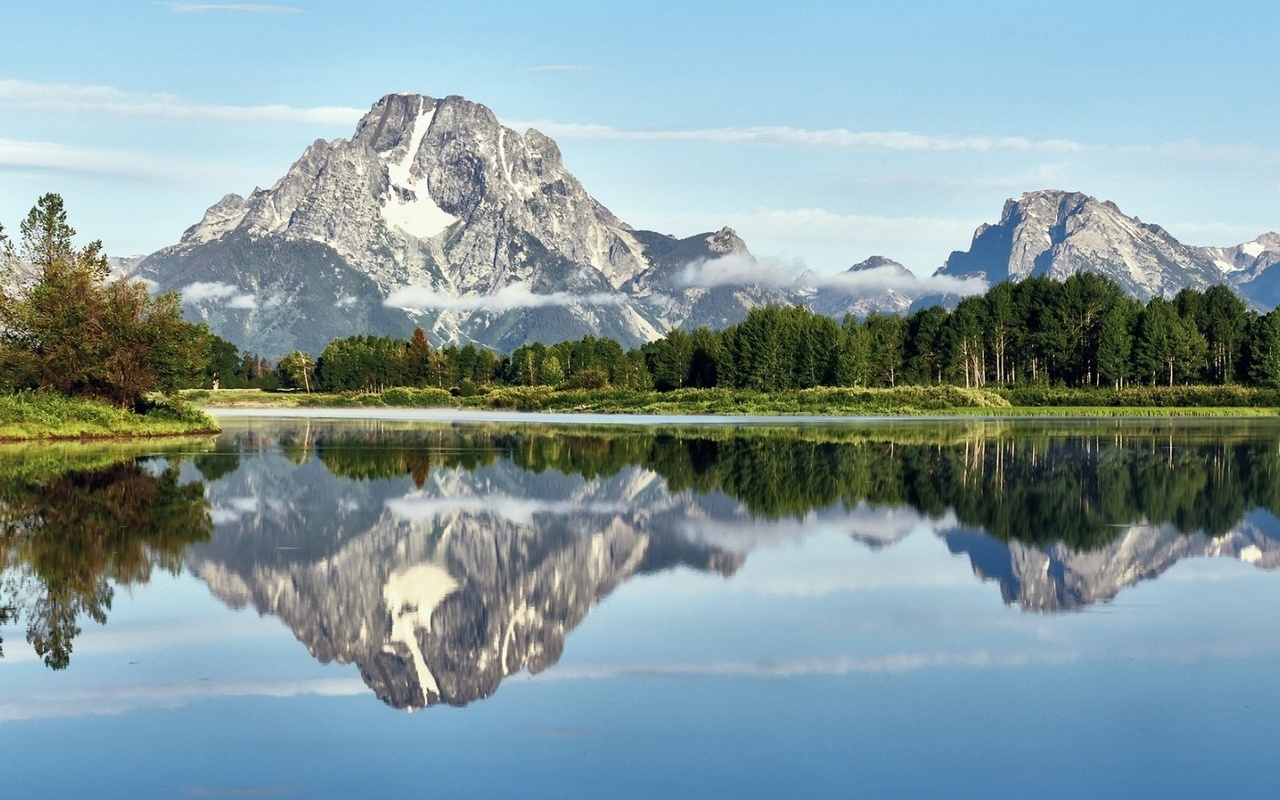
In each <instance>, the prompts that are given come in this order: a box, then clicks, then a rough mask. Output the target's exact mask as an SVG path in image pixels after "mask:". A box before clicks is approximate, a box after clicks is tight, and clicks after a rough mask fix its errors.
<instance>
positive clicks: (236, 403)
mask: <svg viewBox="0 0 1280 800" xmlns="http://www.w3.org/2000/svg"><path fill="white" fill-rule="evenodd" d="M185 398H186V399H187V400H188V401H189V402H191V403H194V404H195V405H198V406H201V407H206V408H228V407H230V408H236V407H240V408H254V407H258V408H265V407H284V408H293V407H324V408H335V407H337V408H349V407H372V408H383V407H405V408H467V409H495V410H497V409H501V410H520V411H557V412H570V413H572V412H582V413H597V414H700V415H735V416H736V415H742V416H758V415H814V416H921V415H928V416H951V415H960V416H999V417H1010V416H1028V417H1170V416H1195V417H1270V416H1277V415H1280V393H1277V392H1275V391H1274V390H1263V389H1247V388H1243V387H1238V386H1233V387H1216V386H1190V387H1172V388H1170V387H1138V388H1135V389H1125V390H1121V391H1114V390H1110V389H1095V390H1082V389H1059V388H1052V389H1051V388H1030V389H966V388H963V387H959V386H950V385H941V386H899V387H895V388H891V389H865V388H832V387H821V388H815V389H802V390H799V391H785V392H756V391H747V390H731V389H678V390H676V391H672V392H655V391H639V390H634V389H622V388H616V387H611V388H606V389H578V390H553V389H552V388H550V387H547V386H499V387H493V388H490V389H489V390H488V391H482V392H480V393H478V394H475V395H473V396H470V397H459V396H454V395H452V394H450V393H449V392H448V391H445V390H443V389H410V388H394V389H388V390H386V391H384V392H382V393H380V394H379V393H357V392H347V393H342V394H323V393H313V394H305V393H274V392H262V391H259V390H256V389H232V390H220V391H218V392H208V391H200V392H191V393H188V394H186V395H185Z"/></svg>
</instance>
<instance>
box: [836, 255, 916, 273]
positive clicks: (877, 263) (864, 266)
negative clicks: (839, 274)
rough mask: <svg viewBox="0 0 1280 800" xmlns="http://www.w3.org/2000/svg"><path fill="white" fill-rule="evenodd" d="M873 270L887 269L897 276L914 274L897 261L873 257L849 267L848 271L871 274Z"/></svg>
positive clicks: (883, 257)
mask: <svg viewBox="0 0 1280 800" xmlns="http://www.w3.org/2000/svg"><path fill="white" fill-rule="evenodd" d="M873 269H887V270H889V271H891V272H893V273H894V274H897V275H910V274H912V273H911V270H909V269H907V268H906V267H904V266H903V265H902V264H899V263H898V262H897V261H894V260H893V259H892V258H886V257H885V256H871V257H870V258H868V259H866V260H865V261H859V262H858V263H857V264H854V265H853V266H852V267H849V269H848V270H846V271H847V272H870V271H871V270H873Z"/></svg>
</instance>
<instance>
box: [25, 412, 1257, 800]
mask: <svg viewBox="0 0 1280 800" xmlns="http://www.w3.org/2000/svg"><path fill="white" fill-rule="evenodd" d="M297 414H298V412H289V413H286V414H280V413H277V414H275V415H273V416H264V415H262V414H260V413H258V412H249V413H240V414H227V415H226V416H224V417H223V418H222V419H221V422H222V424H223V428H224V431H223V433H222V435H221V436H219V437H218V438H217V439H216V441H215V440H178V441H169V442H164V441H153V442H144V443H134V444H129V445H103V444H97V445H93V444H85V445H81V444H76V445H24V446H9V447H6V448H0V522H2V524H3V527H2V528H0V534H2V536H3V538H2V539H0V568H2V569H3V571H2V572H0V637H2V638H3V644H2V645H0V647H2V648H3V655H2V656H0V752H2V753H3V754H4V757H3V763H4V769H3V772H2V773H0V774H2V778H0V781H2V783H0V795H2V796H4V797H6V798H27V797H33V798H34V797H130V798H171V797H245V796H269V797H273V796H284V797H294V796H296V797H366V796H379V795H381V796H436V797H464V796H465V797H519V798H527V797H555V798H562V797H590V798H597V797H617V798H633V797H655V798H659V797H661V798H667V797H712V796H725V797H760V798H773V797H841V798H844V797H860V796H866V797H882V796H893V797H991V796H996V795H1031V796H1035V797H1037V798H1054V797H1063V798H1067V797H1070V798H1081V797H1088V798H1108V797H1117V798H1119V797H1125V798H1132V797H1148V796H1152V797H1158V796H1181V797H1192V796H1209V795H1217V796H1235V797H1273V796H1276V795H1277V793H1280V768H1277V767H1276V766H1275V763H1274V762H1273V761H1272V759H1271V756H1270V752H1271V747H1272V746H1273V744H1274V743H1275V742H1276V741H1278V740H1280V738H1278V737H1280V681H1277V679H1276V674H1277V668H1278V667H1280V625H1277V619H1278V617H1280V613H1278V611H1277V609H1280V575H1277V574H1276V571H1275V570H1276V568H1277V566H1280V519H1278V518H1277V514H1280V421H1276V420H1209V421H1206V420H1178V421H1170V420H1100V421H1063V420H1049V421H1020V420H968V419H967V420H932V421H931V420H915V421H912V420H838V421H833V420H801V421H797V420H785V421H783V420H772V421H769V422H768V423H767V424H759V423H754V422H752V421H749V420H741V419H737V420H725V419H711V420H689V419H685V418H608V417H606V418H593V419H589V420H586V421H583V420H580V419H573V418H567V419H566V418H548V417H529V416H524V415H517V414H512V415H504V416H497V415H486V416H484V417H483V418H475V417H466V416H450V417H444V418H442V417H441V416H440V415H439V414H436V413H434V412H432V413H425V414H415V413H413V412H385V413H380V414H376V415H369V414H367V413H365V412H361V413H360V414H358V415H347V416H355V417H356V418H349V419H335V418H327V417H326V415H322V414H312V415H311V416H307V417H299V416H297ZM328 416H329V417H332V416H333V415H328Z"/></svg>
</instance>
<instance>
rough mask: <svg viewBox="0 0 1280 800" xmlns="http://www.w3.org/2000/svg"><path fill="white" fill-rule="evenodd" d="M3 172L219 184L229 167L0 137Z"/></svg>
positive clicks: (1, 169)
mask: <svg viewBox="0 0 1280 800" xmlns="http://www.w3.org/2000/svg"><path fill="white" fill-rule="evenodd" d="M0 171H6V172H13V171H23V172H41V171H45V172H56V173H60V174H68V175H79V176H83V177H88V178H112V179H125V180H142V181H164V182H174V181H176V182H184V183H199V184H206V183H208V184H217V183H221V182H225V181H226V180H227V177H228V173H227V170H225V169H223V170H215V169H213V168H211V167H208V166H204V165H195V164H187V163H183V162H180V161H168V160H164V159H158V158H151V157H148V156H140V155H137V154H134V153H125V152H120V151H116V150H98V149H94V148H84V147H72V146H69V145H64V144H55V143H53V142H23V141H16V140H13V139H0Z"/></svg>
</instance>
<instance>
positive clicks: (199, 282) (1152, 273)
mask: <svg viewBox="0 0 1280 800" xmlns="http://www.w3.org/2000/svg"><path fill="white" fill-rule="evenodd" d="M1277 261H1280V235H1277V234H1274V233H1269V234H1264V235H1263V236H1260V237H1259V238H1258V239H1255V240H1254V241H1252V242H1247V243H1245V244H1242V245H1239V246H1236V247H1233V248H1197V247H1188V246H1186V245H1183V244H1181V243H1179V242H1178V241H1177V240H1176V239H1174V238H1173V237H1172V236H1170V235H1169V234H1168V233H1167V232H1166V231H1164V230H1163V229H1162V228H1160V227H1159V226H1156V225H1149V224H1145V223H1142V222H1141V221H1139V220H1137V219H1135V218H1132V217H1127V216H1125V215H1124V214H1122V213H1121V212H1120V210H1119V209H1118V208H1116V206H1115V205H1113V204H1111V203H1107V202H1099V201H1098V200H1096V199H1094V198H1091V197H1087V196H1085V195H1082V194H1078V193H1069V192H1061V191H1042V192H1033V193H1030V194H1026V195H1023V196H1022V197H1021V198H1020V199H1018V200H1010V201H1008V202H1007V203H1006V204H1005V209H1004V213H1003V215H1002V217H1001V220H1000V221H999V222H998V223H996V224H994V225H983V226H982V227H980V228H979V229H978V231H977V232H976V233H975V235H974V239H973V243H972V245H971V246H970V248H969V250H968V251H966V252H956V253H953V254H952V255H951V257H950V258H948V259H947V262H946V263H945V264H944V265H943V266H942V267H941V268H940V269H939V270H938V271H937V272H936V273H935V275H934V276H933V277H931V278H928V279H919V278H917V277H916V276H915V275H914V274H913V273H911V272H910V271H909V270H907V269H906V268H905V267H903V266H902V265H901V264H898V263H897V262H895V261H892V260H890V259H888V258H884V257H880V256H875V257H872V258H870V259H867V260H866V261H863V262H862V263H860V264H857V265H856V266H854V267H852V268H851V269H850V270H848V271H847V272H844V273H840V274H838V275H835V276H830V277H822V276H817V275H814V274H812V273H805V274H802V275H799V276H795V275H786V274H780V273H779V272H778V271H777V270H776V269H773V268H771V267H770V266H768V265H766V264H764V263H762V262H760V261H758V260H757V259H755V258H754V257H753V256H752V255H751V253H750V252H749V250H748V249H747V246H746V244H745V243H744V242H743V241H742V239H741V238H739V237H738V236H737V234H736V233H735V232H734V231H733V230H732V229H730V228H727V227H726V228H722V229H721V230H719V231H716V232H709V233H700V234H696V235H693V236H688V237H684V238H677V237H675V236H670V235H667V234H662V233H656V232H653V231H646V230H638V229H635V228H633V227H631V226H630V225H628V224H627V223H625V222H623V221H622V220H620V219H619V218H618V217H617V216H615V215H614V214H613V213H612V212H611V211H609V209H607V208H605V207H604V206H603V205H602V204H601V203H600V202H598V201H597V200H595V199H594V198H593V197H592V196H591V195H590V194H588V193H587V191H586V190H585V189H584V188H583V186H582V184H581V183H579V181H578V180H577V179H576V178H575V177H574V176H573V175H572V174H570V173H569V172H568V171H567V170H566V169H565V168H564V165H563V163H562V162H561V157H560V150H559V148H558V147H557V146H556V143H555V142H553V141H552V140H551V139H550V138H548V137H547V136H545V135H543V134H542V133H540V132H538V131H536V130H529V131H527V132H526V133H524V134H523V135H521V134H519V133H517V132H516V131H514V130H511V129H510V128H506V127H504V126H502V124H501V123H500V122H499V121H498V119H497V117H495V116H494V114H493V112H492V111H490V110H489V109H488V108H486V107H485V106H483V105H479V104H477V103H473V102H470V101H468V100H466V99H464V98H461V97H447V98H445V99H443V100H437V99H434V98H431V97H426V96H422V95H416V94H393V95H388V96H386V97H384V98H382V99H381V100H379V101H378V102H377V103H376V104H374V106H373V108H372V109H371V110H370V111H369V113H368V114H366V115H365V116H364V118H363V119H361V120H360V122H359V124H358V125H357V126H356V130H355V133H354V134H353V135H352V137H351V139H350V140H347V139H336V140H334V141H332V142H326V141H316V142H314V143H313V144H312V145H311V146H310V147H308V148H307V150H306V152H304V153H303V154H302V157H301V158H299V159H298V161H297V162H296V163H294V165H293V166H292V167H291V168H290V169H289V171H288V173H286V174H285V175H284V177H282V178H281V179H280V180H279V181H277V182H276V183H275V185H274V186H272V187H271V188H269V189H255V190H254V191H253V192H252V193H250V194H249V196H248V197H241V196H239V195H235V194H229V195H227V196H226V197H224V198H222V199H221V200H220V201H218V202H217V203H216V204H214V205H213V206H212V207H210V208H209V210H208V211H206V212H205V215H204V217H203V219H201V220H200V221H199V222H198V223H197V224H195V225H193V226H192V227H191V228H189V229H188V230H187V231H186V232H185V233H184V234H183V236H182V238H181V241H179V242H178V243H177V244H175V245H173V246H171V247H167V248H165V249H163V250H160V251H159V252H156V253H153V254H151V255H149V256H146V257H144V258H141V259H137V258H130V259H118V260H117V261H116V263H115V266H116V268H117V270H118V271H119V272H121V273H122V274H125V275H130V276H133V277H139V278H144V279H146V280H149V281H151V282H153V283H154V284H155V285H156V286H157V287H158V288H160V289H178V290H180V291H181V292H182V293H183V296H184V302H185V303H186V305H187V307H188V309H189V311H190V313H191V314H192V315H193V316H194V317H196V318H198V319H201V320H203V321H206V322H208V323H209V325H210V326H211V328H212V329H213V330H214V331H215V332H217V333H219V334H221V335H222V336H224V337H226V338H227V339H230V340H231V341H233V342H235V343H236V344H238V345H239V346H240V347H242V348H244V349H246V350H252V351H255V352H259V353H261V354H264V355H268V356H279V355H281V354H283V353H286V352H288V351H290V350H293V349H302V350H306V351H309V352H312V353H318V352H319V351H320V350H321V349H323V347H324V346H325V345H326V344H327V343H328V342H329V341H331V340H332V339H334V338H337V337H341V336H349V335H355V334H364V333H372V334H392V335H396V336H407V335H408V334H409V333H410V332H411V331H412V329H413V327H414V326H421V327H423V328H424V329H425V330H427V331H428V333H429V335H430V336H431V338H432V339H433V340H434V341H436V342H446V341H451V342H466V341H474V342H478V343H481V344H484V345H487V346H490V347H494V348H497V349H499V350H511V349H514V348H515V347H518V346H519V345H521V344H523V343H524V342H526V341H529V340H534V339H536V340H541V341H545V342H552V341H560V340H563V339H568V338H578V337H581V336H583V335H585V334H588V333H589V334H594V335H602V336H610V337H613V338H615V339H618V340H619V341H621V342H622V343H624V344H625V345H628V346H631V345H637V344H640V343H643V342H645V341H648V340H651V339H654V338H657V337H658V336H661V335H662V334H664V333H665V332H666V331H668V330H670V329H671V328H673V327H685V328H693V327H697V326H701V325H710V326H712V327H723V326H725V325H729V324H732V323H734V322H737V321H739V320H741V319H742V318H743V317H744V316H745V315H746V313H747V311H748V310H750V309H751V308H753V307H756V306H759V305H763V304H766V303H793V304H804V305H807V306H809V307H811V308H813V309H815V310H817V311H820V312H822V313H825V314H829V315H831V316H834V317H837V318H838V317H841V316H843V315H844V314H845V313H850V312H851V313H854V314H857V315H866V314H868V313H871V312H901V311H905V310H907V309H908V308H909V307H911V305H912V304H913V303H915V304H917V305H918V304H920V303H922V302H934V301H936V300H937V299H939V298H945V297H947V296H958V295H961V294H965V293H973V292H977V291H981V290H982V289H983V288H984V287H985V286H986V285H987V284H990V283H993V282H997V281H1000V280H1004V279H1006V278H1011V279H1014V280H1017V279H1021V278H1024V277H1027V276H1029V275H1040V274H1044V275H1050V276H1052V277H1057V278H1062V277H1065V276H1067V275H1070V274H1072V273H1074V272H1078V271H1080V270H1090V271H1094V272H1099V273H1102V274H1105V275H1107V276H1109V277H1111V278H1113V279H1114V280H1116V281H1117V282H1118V283H1119V284H1120V285H1121V286H1123V287H1124V288H1125V289H1126V290H1127V291H1129V292H1130V293H1132V294H1133V295H1134V296H1136V297H1139V298H1141V299H1144V300H1145V299H1148V298H1150V297H1151V296H1153V295H1166V296H1171V295H1172V294H1174V293H1176V292H1177V291H1178V290H1179V289H1181V288H1183V287H1185V286H1192V287H1195V288H1204V287H1206V286H1209V285H1212V284H1214V283H1229V284H1231V285H1232V286H1234V287H1236V289H1237V291H1238V292H1240V293H1241V295H1242V296H1244V297H1246V298H1247V299H1249V300H1250V301H1252V302H1253V303H1254V304H1255V305H1257V306H1262V307H1271V306H1274V305H1275V304H1276V302H1277V301H1280V271H1276V270H1270V267H1271V266H1272V265H1274V264H1275V263H1276V262H1277Z"/></svg>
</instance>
